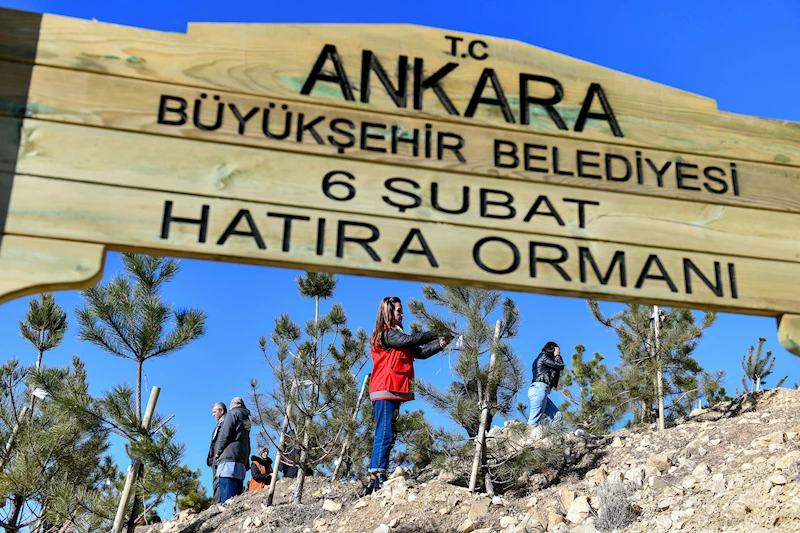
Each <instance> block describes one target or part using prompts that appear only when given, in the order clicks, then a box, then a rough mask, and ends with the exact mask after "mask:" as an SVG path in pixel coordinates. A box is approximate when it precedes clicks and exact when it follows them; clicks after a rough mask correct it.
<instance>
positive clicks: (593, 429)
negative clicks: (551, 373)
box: [559, 344, 625, 435]
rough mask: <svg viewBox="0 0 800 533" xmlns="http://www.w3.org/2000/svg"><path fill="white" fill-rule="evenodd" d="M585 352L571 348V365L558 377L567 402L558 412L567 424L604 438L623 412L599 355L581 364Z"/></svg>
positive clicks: (609, 373) (583, 349)
mask: <svg viewBox="0 0 800 533" xmlns="http://www.w3.org/2000/svg"><path fill="white" fill-rule="evenodd" d="M585 352H586V348H585V347H584V346H583V345H581V344H578V345H577V346H575V353H574V354H572V364H571V365H569V367H568V369H567V370H566V371H565V372H564V374H563V375H562V378H561V379H562V381H561V383H560V384H559V389H560V391H561V393H562V394H563V395H564V397H565V398H566V399H567V401H566V402H565V403H564V405H562V408H561V411H562V412H563V413H564V420H565V422H567V423H568V424H571V425H573V426H575V427H576V428H580V429H583V430H585V431H588V432H589V433H593V434H598V435H605V434H607V433H609V432H610V431H611V430H612V429H613V427H614V426H615V425H616V424H617V423H618V422H619V421H620V420H621V419H622V417H623V415H624V414H625V410H624V408H623V407H622V406H621V405H620V402H619V398H618V394H617V393H618V391H617V390H616V389H615V388H614V385H613V382H612V380H613V376H612V373H611V371H609V369H608V367H607V366H606V365H605V363H603V356H602V355H600V354H599V353H597V352H595V354H594V357H593V358H592V359H591V360H590V361H584V359H583V354H584V353H585ZM576 389H577V392H576Z"/></svg>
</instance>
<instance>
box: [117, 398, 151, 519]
mask: <svg viewBox="0 0 800 533" xmlns="http://www.w3.org/2000/svg"><path fill="white" fill-rule="evenodd" d="M159 393H161V387H153V390H152V391H151V392H150V400H148V402H147V409H146V410H145V412H144V420H142V427H143V428H144V429H145V430H149V429H150V422H152V420H153V414H154V413H155V412H156V403H157V402H158V395H159ZM140 464H141V461H140V460H139V459H134V460H133V461H132V462H131V466H130V467H129V468H128V477H127V479H126V480H125V488H124V489H122V496H121V497H120V500H119V506H118V507H117V516H116V517H114V527H113V528H112V529H111V533H120V532H121V531H122V526H123V522H124V521H125V509H126V508H127V507H128V502H129V501H130V498H131V494H132V493H133V486H134V484H136V479H137V478H138V477H139V465H140ZM132 519H133V517H132Z"/></svg>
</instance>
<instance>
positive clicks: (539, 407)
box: [528, 341, 564, 427]
mask: <svg viewBox="0 0 800 533" xmlns="http://www.w3.org/2000/svg"><path fill="white" fill-rule="evenodd" d="M532 370H533V380H532V382H531V388H530V389H528V399H529V400H530V401H531V414H530V416H529V417H528V425H530V426H534V427H536V426H538V425H539V424H541V422H542V417H544V415H547V416H549V417H550V419H551V425H552V424H554V423H556V422H558V421H560V420H561V411H559V410H558V407H556V404H554V403H553V400H551V399H550V398H548V395H549V394H550V391H551V390H552V389H555V388H556V387H558V380H559V378H560V377H561V371H562V370H564V360H563V359H562V358H561V349H560V348H559V347H558V344H556V343H554V342H552V341H551V342H548V343H547V344H545V345H544V347H543V348H542V351H541V353H540V354H539V356H538V357H537V358H536V359H535V360H534V361H533V368H532Z"/></svg>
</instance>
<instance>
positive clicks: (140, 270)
mask: <svg viewBox="0 0 800 533" xmlns="http://www.w3.org/2000/svg"><path fill="white" fill-rule="evenodd" d="M122 264H123V269H124V270H123V273H122V274H120V275H117V276H115V277H114V278H113V279H112V280H111V281H110V282H109V283H108V284H106V285H102V284H99V285H96V286H95V287H92V288H89V289H86V290H84V291H82V293H81V295H82V296H83V298H84V301H85V304H84V306H83V307H81V308H80V309H78V310H77V311H76V314H77V317H78V323H79V324H80V332H79V334H78V338H79V339H80V340H82V341H86V342H90V343H92V344H94V345H95V346H97V347H99V348H100V349H102V350H104V351H105V352H108V353H109V354H112V355H115V356H117V357H123V358H125V359H130V360H132V361H134V362H135V363H136V389H135V397H134V399H133V403H132V407H133V409H134V413H135V415H136V421H138V423H139V424H141V421H142V372H143V369H144V363H145V362H146V361H148V360H150V359H152V358H154V357H166V356H167V355H170V354H172V353H174V352H177V351H178V350H180V349H182V348H184V347H186V346H187V345H188V344H190V343H191V342H193V341H195V340H197V339H199V338H200V337H202V336H203V334H204V333H205V319H206V315H205V313H204V312H203V311H201V310H199V309H175V308H174V306H173V304H171V303H168V302H166V301H164V298H163V295H162V290H163V287H164V285H165V284H166V283H169V282H170V281H172V280H173V279H174V278H175V276H176V275H177V274H178V271H179V263H178V261H177V260H175V259H169V258H164V257H158V256H150V255H143V254H129V253H128V254H123V255H122ZM124 390H125V389H124V388H116V389H113V390H112V392H111V394H119V393H121V392H123V391H124ZM116 403H117V404H118V405H119V406H126V405H127V404H128V398H127V396H124V397H123V396H120V397H119V398H117V399H116ZM115 414H120V415H122V416H127V413H124V414H123V413H121V412H120V413H115ZM112 418H113V417H112ZM128 429H130V428H128ZM126 433H129V434H130V431H126ZM169 433H170V430H169V429H168V428H165V429H164V430H163V431H162V433H160V435H161V436H164V435H167V434H169ZM144 441H145V442H146V443H152V442H160V443H162V444H164V446H166V447H167V448H174V447H176V446H177V445H171V444H169V445H168V443H165V442H163V441H162V440H159V439H155V440H154V439H144ZM129 445H130V446H131V447H136V446H137V445H136V444H135V442H134V441H131V442H129ZM132 457H133V456H132ZM145 462H146V461H145ZM154 464H156V465H157V464H159V461H156V462H155V463H154ZM151 477H152V476H151ZM145 484H146V480H145V479H144V478H142V480H141V483H139V485H138V489H139V490H137V492H136V494H135V496H134V501H133V508H132V511H131V516H132V519H131V520H130V521H129V524H128V531H129V533H132V531H133V528H134V519H135V517H136V516H138V515H139V513H140V512H141V509H140V507H141V502H142V499H143V497H145V498H146V497H153V495H152V494H144V493H142V492H141V491H142V490H144V486H145ZM159 494H160V493H159ZM158 498H159V496H155V499H158Z"/></svg>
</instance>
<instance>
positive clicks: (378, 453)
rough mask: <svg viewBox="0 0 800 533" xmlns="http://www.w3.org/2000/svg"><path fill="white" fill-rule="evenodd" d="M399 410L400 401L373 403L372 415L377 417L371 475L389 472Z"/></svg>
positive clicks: (370, 463)
mask: <svg viewBox="0 0 800 533" xmlns="http://www.w3.org/2000/svg"><path fill="white" fill-rule="evenodd" d="M399 410H400V401H398V400H375V401H374V402H372V414H373V416H374V417H375V439H374V440H373V441H372V459H371V460H370V462H369V473H370V474H372V473H375V472H386V471H388V470H389V454H390V453H392V447H393V446H394V441H395V438H396V432H395V427H394V422H395V419H396V418H397V413H398V412H399Z"/></svg>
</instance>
